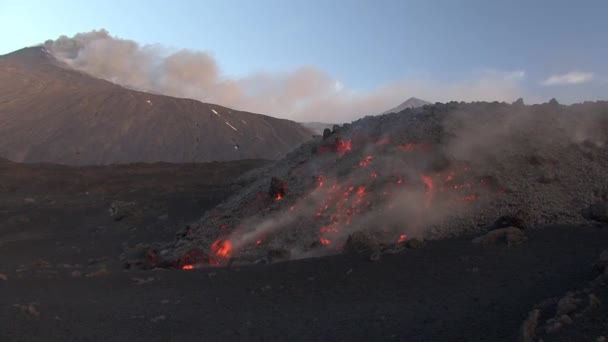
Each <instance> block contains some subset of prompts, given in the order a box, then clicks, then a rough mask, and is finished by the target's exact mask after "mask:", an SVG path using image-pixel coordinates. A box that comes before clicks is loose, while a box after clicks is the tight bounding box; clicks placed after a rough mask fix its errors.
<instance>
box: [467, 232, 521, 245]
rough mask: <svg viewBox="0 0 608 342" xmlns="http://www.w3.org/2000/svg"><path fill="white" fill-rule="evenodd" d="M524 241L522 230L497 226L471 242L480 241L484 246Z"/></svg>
mask: <svg viewBox="0 0 608 342" xmlns="http://www.w3.org/2000/svg"><path fill="white" fill-rule="evenodd" d="M524 241H526V235H525V234H524V232H523V231H522V230H521V229H519V228H515V227H508V228H499V229H496V230H492V231H490V232H488V233H487V234H486V235H483V236H479V237H476V238H475V239H473V243H480V244H482V245H484V246H489V245H498V244H507V245H508V246H514V245H519V244H521V243H522V242H524Z"/></svg>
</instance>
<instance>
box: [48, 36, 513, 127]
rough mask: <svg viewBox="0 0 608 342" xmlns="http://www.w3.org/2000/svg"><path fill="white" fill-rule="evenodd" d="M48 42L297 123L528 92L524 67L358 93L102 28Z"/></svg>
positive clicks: (146, 78)
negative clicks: (236, 66)
mask: <svg viewBox="0 0 608 342" xmlns="http://www.w3.org/2000/svg"><path fill="white" fill-rule="evenodd" d="M45 46H46V47H47V48H48V49H50V50H51V51H52V53H53V54H54V55H55V56H56V57H58V58H59V59H61V60H63V61H65V62H67V63H68V64H69V65H71V66H72V67H74V68H76V69H78V70H81V71H84V72H87V73H89V74H91V75H93V76H95V77H99V78H103V79H106V80H109V81H111V82H114V83H117V84H120V85H123V86H126V87H130V88H134V89H138V90H142V91H148V92H154V93H160V94H165V95H170V96H176V97H186V98H192V99H197V100H200V101H204V102H209V103H216V104H220V105H223V106H227V107H231V108H235V109H239V110H246V111H251V112H257V113H263V114H269V115H273V116H276V117H281V118H287V119H293V120H296V121H331V122H347V121H351V120H353V119H355V118H358V117H361V116H363V115H367V114H377V113H380V112H383V111H384V110H386V109H388V108H393V107H395V106H397V105H398V104H400V103H401V102H403V101H404V100H405V99H407V98H409V97H412V96H415V97H419V98H422V99H426V100H429V101H450V100H459V101H461V100H462V101H475V100H487V101H494V100H499V101H501V100H504V101H512V100H514V99H516V98H517V97H520V96H523V95H524V94H523V91H522V88H521V81H522V80H523V79H524V78H525V73H524V72H523V71H509V72H504V71H496V70H484V71H480V72H477V73H475V74H474V75H472V76H471V77H470V78H469V79H467V80H463V81H459V82H447V83H446V82H444V81H437V80H433V79H429V78H417V79H403V80H401V81H398V82H393V83H390V84H386V85H384V86H382V87H379V88H376V89H374V90H371V91H368V92H358V91H356V90H352V89H349V87H348V85H344V84H342V83H341V82H340V81H339V80H337V79H335V78H333V77H331V76H330V75H329V74H327V73H326V72H324V71H322V70H320V69H318V68H316V67H314V66H302V67H299V68H297V69H295V70H292V71H290V72H276V73H272V72H255V73H252V74H251V75H248V76H245V77H240V78H236V77H229V76H228V75H225V74H223V73H222V71H221V70H220V68H219V66H218V63H217V62H216V60H215V59H214V57H213V56H212V55H211V54H209V53H207V52H201V51H192V50H185V49H182V50H177V51H175V50H171V49H169V48H166V47H163V46H160V45H140V44H138V43H137V42H135V41H132V40H128V39H122V38H117V37H113V36H111V35H110V33H109V32H108V31H106V30H103V29H102V30H99V31H91V32H86V33H78V34H76V35H74V36H73V37H67V36H61V37H59V38H57V39H56V40H48V41H46V42H45Z"/></svg>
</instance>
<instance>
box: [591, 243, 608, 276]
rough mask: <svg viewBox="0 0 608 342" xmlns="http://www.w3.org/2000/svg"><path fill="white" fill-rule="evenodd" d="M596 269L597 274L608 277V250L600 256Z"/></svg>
mask: <svg viewBox="0 0 608 342" xmlns="http://www.w3.org/2000/svg"><path fill="white" fill-rule="evenodd" d="M594 269H595V270H596V271H597V273H599V274H604V275H607V276H608V249H607V250H604V251H603V252H602V253H601V254H600V257H599V260H598V261H597V262H596V263H595V265H594Z"/></svg>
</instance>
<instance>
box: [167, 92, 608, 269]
mask: <svg viewBox="0 0 608 342" xmlns="http://www.w3.org/2000/svg"><path fill="white" fill-rule="evenodd" d="M606 111H608V102H595V103H586V104H577V105H571V106H558V107H556V108H550V107H548V106H546V105H533V106H524V107H522V108H521V109H518V110H514V108H513V106H511V105H508V104H506V103H484V102H477V103H473V104H464V103H462V104H461V103H448V104H435V105H427V106H424V107H422V108H414V109H408V110H406V111H404V112H402V113H401V114H396V113H394V114H387V115H381V116H376V117H372V116H370V117H365V118H363V119H360V120H357V121H355V122H353V123H352V124H350V125H344V126H343V127H342V128H341V129H340V131H339V133H337V134H335V135H332V136H331V137H328V138H327V137H326V139H321V138H317V139H315V140H313V141H310V142H308V143H306V144H304V145H303V146H301V147H300V148H298V149H296V150H294V151H293V152H292V153H290V154H289V155H287V156H286V157H285V158H284V159H282V160H280V161H278V162H276V163H274V164H273V165H270V166H268V167H267V168H264V169H259V170H256V171H254V172H251V173H249V174H248V177H249V179H253V181H252V182H251V183H249V184H248V185H246V186H243V188H242V189H241V190H240V191H239V192H237V193H236V194H235V195H234V196H232V197H230V198H228V199H227V200H226V201H225V202H223V203H222V204H220V205H219V206H218V207H216V209H215V210H213V211H210V212H209V213H208V214H206V215H205V216H204V217H203V218H201V220H200V221H199V222H198V223H196V224H194V225H193V227H192V233H191V234H188V237H183V238H180V240H181V241H180V242H178V243H172V244H171V245H170V246H169V247H167V248H168V249H171V250H172V251H173V252H172V253H171V258H174V259H178V258H179V257H180V256H181V255H183V253H185V252H187V251H188V250H189V249H191V248H195V247H197V248H198V247H201V246H203V248H208V247H210V246H211V245H212V244H213V243H214V242H215V240H216V239H217V238H218V237H219V236H222V238H227V239H235V240H240V241H242V237H243V236H247V237H256V239H257V236H260V237H261V236H264V238H265V239H266V238H267V239H269V240H272V241H273V245H272V246H270V245H268V246H259V245H256V244H255V241H256V239H254V238H251V239H249V238H248V239H245V240H246V241H251V243H250V245H246V246H239V250H238V251H237V254H238V257H239V260H252V262H253V261H255V260H260V259H262V258H265V257H266V256H267V254H268V248H273V247H274V246H281V248H285V249H288V250H291V251H294V253H298V254H299V255H298V256H297V257H306V256H309V255H318V254H315V253H313V252H311V253H309V252H308V251H310V250H311V246H310V244H311V241H318V242H317V243H316V246H315V249H322V250H323V251H324V253H327V254H330V253H337V252H338V251H339V250H341V249H340V246H342V245H343V244H344V245H346V244H347V239H348V237H349V235H352V234H354V233H355V232H358V231H369V232H370V234H371V235H373V236H374V241H375V244H381V245H386V246H389V245H390V246H394V245H395V241H398V240H399V236H400V235H401V234H406V235H411V236H417V237H420V238H421V239H424V240H432V239H442V238H446V237H453V236H456V235H460V234H464V233H477V234H478V235H479V233H481V232H482V231H483V232H484V233H488V232H487V229H488V228H489V229H494V228H497V229H498V230H497V231H496V232H489V233H488V235H487V236H485V237H480V238H479V239H477V241H478V242H479V243H483V241H485V243H489V244H495V243H500V242H502V243H507V244H511V245H513V244H517V243H520V242H521V241H523V240H524V238H525V237H524V235H523V232H522V231H521V229H532V228H534V227H537V226H545V225H550V224H581V223H586V220H585V218H584V217H583V216H582V215H581V212H583V209H585V208H587V207H589V206H590V205H591V204H593V203H594V202H596V201H597V200H598V198H597V197H595V196H594V191H596V190H597V189H608V178H607V177H605V170H606V169H608V149H606V148H601V147H599V146H606V145H605V144H604V145H602V144H601V143H608V136H607V135H606V134H605V132H607V131H608V118H606V117H605V116H603V115H602V113H605V112H606ZM338 135H339V136H338ZM585 140H589V141H594V142H597V145H596V147H594V155H595V157H594V158H593V159H589V158H587V157H585V156H584V155H583V154H582V153H581V148H583V147H581V146H583V145H584V143H583V142H584V141H585ZM585 148H586V147H585ZM531 156H537V157H538V158H536V161H534V160H531ZM533 159H534V158H533ZM437 161H444V162H443V163H438V162H437ZM556 161H559V163H557V162H556ZM545 170H547V172H549V171H550V172H554V174H555V175H556V176H557V175H558V176H559V178H557V179H556V178H553V177H547V179H549V178H551V182H548V183H542V184H541V183H539V182H538V180H539V178H538V177H539V176H540V174H539V172H541V171H545ZM271 177H275V178H277V179H280V180H282V181H284V182H286V183H288V184H289V195H288V196H287V197H285V199H283V200H281V201H280V202H275V203H272V204H270V203H269V202H268V201H266V200H263V198H261V197H260V196H259V194H263V195H264V196H265V195H266V193H267V192H268V187H269V185H268V180H269V179H270V178H271ZM489 218H499V219H498V220H496V222H492V221H494V219H489ZM488 223H490V227H488ZM221 226H225V227H228V228H226V229H218V227H221ZM484 228H485V229H486V231H484ZM354 241H355V240H353V239H352V237H351V242H352V243H354ZM176 246H177V247H176ZM348 249H349V248H346V246H345V248H344V250H345V251H347V250H348ZM353 249H355V250H356V249H357V248H353ZM300 254H301V255H300Z"/></svg>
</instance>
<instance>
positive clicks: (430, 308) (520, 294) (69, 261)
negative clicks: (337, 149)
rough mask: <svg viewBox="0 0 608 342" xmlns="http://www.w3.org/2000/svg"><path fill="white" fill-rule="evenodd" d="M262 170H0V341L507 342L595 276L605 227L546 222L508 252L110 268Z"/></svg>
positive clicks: (579, 328) (586, 329)
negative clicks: (532, 317)
mask: <svg viewBox="0 0 608 342" xmlns="http://www.w3.org/2000/svg"><path fill="white" fill-rule="evenodd" d="M262 164H263V162H259V161H244V162H233V163H214V164H204V165H169V164H154V165H143V164H142V165H130V166H120V167H116V166H114V167H103V168H68V167H62V166H54V165H19V164H7V163H1V162H0V260H1V262H0V274H3V275H4V276H5V278H6V280H2V279H0V340H1V341H233V340H234V341H236V340H253V341H270V340H290V341H294V340H296V341H297V340H301V341H310V340H313V341H315V340H317V341H335V340H348V341H355V340H358V341H371V340H395V341H514V340H517V337H518V334H519V329H520V326H521V323H522V321H523V320H524V319H525V318H526V315H527V313H528V311H529V310H531V308H532V307H533V306H534V305H535V304H537V303H539V302H541V301H542V300H543V299H545V298H548V297H553V296H562V295H563V294H564V293H565V292H566V291H568V290H572V289H578V288H581V287H583V286H584V285H585V283H586V282H587V281H589V280H591V279H593V277H594V275H593V272H592V265H593V262H594V261H595V260H597V257H598V255H599V253H600V252H601V251H602V250H603V249H605V248H607V241H608V229H606V228H605V227H604V228H602V227H599V226H596V227H578V226H577V227H575V226H553V227H546V228H543V229H537V230H534V231H527V235H528V238H529V239H528V241H526V242H525V243H524V244H522V245H521V246H518V247H506V246H492V247H483V246H479V245H476V244H472V243H471V242H470V241H471V238H472V237H471V236H466V237H461V238H457V239H450V240H443V241H434V242H429V243H427V244H426V245H425V246H424V247H423V248H420V249H414V250H407V251H405V252H404V253H401V254H396V255H386V256H383V257H382V259H381V260H379V261H377V262H371V261H368V260H363V259H360V258H358V257H353V256H347V255H340V256H334V257H329V258H322V259H307V260H300V261H292V262H285V263H278V264H273V265H254V266H247V267H240V268H213V267H211V268H206V269H202V270H193V271H177V270H161V271H125V270H124V269H123V267H122V263H121V260H120V258H119V257H120V254H121V252H122V250H123V249H122V246H123V245H124V244H125V243H127V244H128V245H130V246H132V245H135V244H137V243H140V242H154V241H168V240H171V239H172V238H173V237H174V235H175V232H176V231H177V230H178V229H179V228H181V227H183V225H184V224H185V222H188V221H190V220H193V219H196V218H198V217H201V216H202V213H203V212H204V211H205V210H206V209H208V208H211V207H212V206H213V205H214V204H216V203H218V202H219V201H220V200H222V199H223V198H225V197H226V196H227V195H228V194H229V193H231V192H232V191H235V190H236V189H237V186H234V185H231V182H232V180H234V178H235V177H236V176H237V175H239V174H240V173H242V172H243V171H246V170H248V169H251V168H252V167H255V166H259V165H262ZM114 200H124V201H135V202H136V203H137V205H138V207H139V208H142V216H141V217H140V218H138V219H137V220H128V219H125V220H122V221H114V220H113V219H112V218H111V217H110V216H109V214H108V208H109V205H110V203H111V202H112V201H114ZM165 215H166V216H165ZM99 270H106V271H107V272H98V271H99ZM598 295H600V296H603V297H602V298H601V299H603V301H604V305H606V303H608V297H607V296H608V295H607V294H606V291H604V293H598ZM603 310H605V308H604V309H603ZM602 312H603V313H602V314H600V315H598V316H597V317H599V318H598V319H599V321H593V320H585V321H582V323H580V324H578V325H574V326H572V327H569V328H568V329H565V330H564V331H563V332H562V333H560V334H558V335H550V336H549V337H547V338H545V341H551V340H552V338H555V339H556V340H557V339H559V340H561V341H594V340H595V338H596V337H597V336H600V335H602V334H606V333H607V332H608V326H607V325H606V322H605V319H604V320H602V317H606V315H605V311H602ZM602 315H603V316H602Z"/></svg>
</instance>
